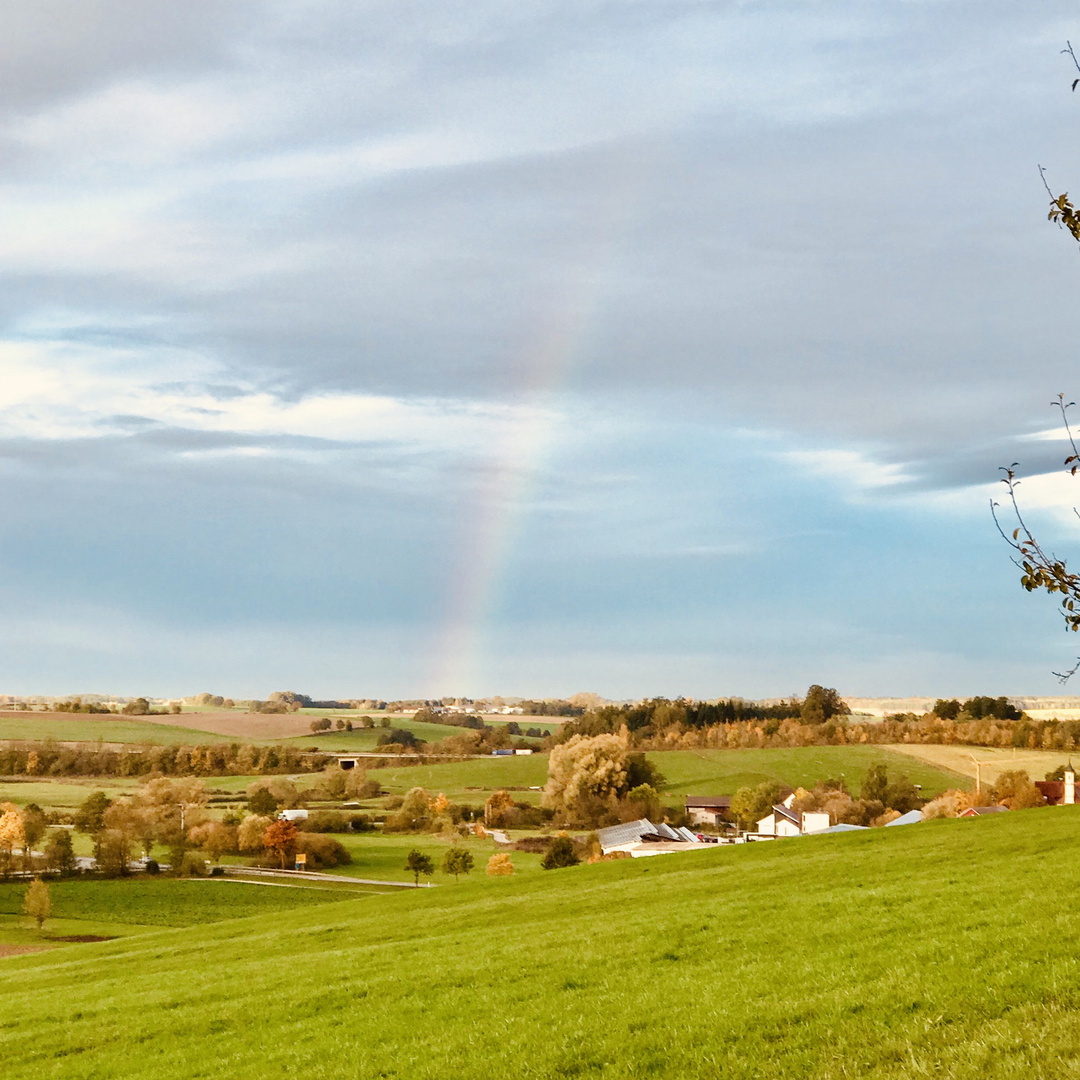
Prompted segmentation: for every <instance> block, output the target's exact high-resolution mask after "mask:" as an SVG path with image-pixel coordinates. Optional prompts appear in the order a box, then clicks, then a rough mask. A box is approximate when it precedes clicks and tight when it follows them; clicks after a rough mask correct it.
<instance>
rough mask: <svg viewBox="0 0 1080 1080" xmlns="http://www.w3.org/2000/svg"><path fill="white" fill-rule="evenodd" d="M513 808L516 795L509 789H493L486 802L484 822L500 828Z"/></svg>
mask: <svg viewBox="0 0 1080 1080" xmlns="http://www.w3.org/2000/svg"><path fill="white" fill-rule="evenodd" d="M513 809H514V797H513V795H511V794H510V792H509V791H502V790H499V791H493V792H492V793H491V794H490V795H489V796H488V797H487V801H486V802H485V803H484V824H485V825H491V826H494V827H495V828H498V827H499V826H500V825H502V824H503V822H504V819H505V816H506V814H507V813H509V811H511V810H513Z"/></svg>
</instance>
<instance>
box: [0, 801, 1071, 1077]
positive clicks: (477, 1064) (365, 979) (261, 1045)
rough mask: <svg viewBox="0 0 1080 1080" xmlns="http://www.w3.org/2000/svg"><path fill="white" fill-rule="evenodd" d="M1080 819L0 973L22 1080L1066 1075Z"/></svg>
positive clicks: (484, 899) (830, 849)
mask: <svg viewBox="0 0 1080 1080" xmlns="http://www.w3.org/2000/svg"><path fill="white" fill-rule="evenodd" d="M1078 832H1080V807H1078V808H1076V809H1075V810H1074V809H1071V808H1070V809H1055V810H1032V811H1025V812H1020V813H1015V814H1003V815H1001V816H1000V817H997V818H986V819H982V820H978V819H977V820H968V821H940V822H931V823H927V824H923V825H916V826H909V827H907V828H901V829H888V830H875V831H873V832H867V833H856V834H847V835H840V836H827V837H817V838H808V839H801V840H791V841H780V842H776V843H772V844H755V845H749V846H746V847H742V848H735V849H726V850H719V851H715V852H706V853H701V854H693V855H683V856H670V857H663V858H658V859H647V860H635V861H624V862H616V863H607V864H600V865H596V866H591V867H584V866H583V867H576V868H573V869H569V870H560V871H554V872H551V873H548V874H542V875H535V876H532V875H530V876H529V877H528V878H519V879H510V880H502V881H487V880H484V881H472V882H468V883H463V884H461V885H458V886H454V885H447V886H444V887H442V888H439V889H431V890H422V891H420V892H412V891H409V892H407V893H405V894H403V895H397V896H377V897H371V898H367V899H364V900H363V901H359V902H357V901H348V902H344V903H339V904H327V905H325V906H321V907H318V908H306V909H304V910H302V911H299V912H279V913H275V914H274V915H273V916H272V917H267V916H263V917H259V918H254V919H247V920H236V921H232V922H226V923H218V924H215V925H211V926H203V927H197V928H191V929H186V930H168V931H162V932H157V933H150V934H145V935H140V936H139V937H137V938H130V939H127V940H125V941H118V942H108V943H102V944H94V945H85V946H80V947H79V948H78V949H65V950H62V951H56V952H53V953H41V954H35V955H28V956H17V957H12V958H9V959H7V960H4V961H3V963H2V964H0V1060H3V1061H4V1062H5V1068H4V1075H5V1078H7V1080H28V1078H31V1077H33V1078H35V1080H38V1078H43V1077H54V1078H86V1080H89V1078H91V1077H106V1076H107V1077H110V1078H147V1080H149V1078H155V1080H156V1078H158V1077H161V1076H168V1077H170V1078H188V1077H192V1078H193V1077H196V1076H228V1077H230V1078H233V1080H247V1078H251V1080H255V1078H258V1080H264V1078H265V1077H267V1076H282V1077H292V1076H295V1077H301V1076H302V1077H304V1078H305V1080H330V1078H335V1080H336V1078H338V1077H342V1076H350V1077H352V1076H356V1077H377V1076H383V1077H399V1078H432V1080H434V1078H439V1080H444V1078H445V1077H448V1076H453V1077H458V1078H462V1080H472V1078H477V1080H479V1078H484V1080H487V1078H489V1077H491V1076H507V1077H515V1078H516V1077H522V1078H534V1077H570V1076H574V1077H582V1076H593V1077H626V1076H650V1077H661V1078H672V1080H675V1078H678V1080H684V1078H686V1077H705V1076H710V1077H712V1076H717V1077H719V1076H722V1077H726V1078H732V1080H743V1078H746V1080H749V1078H751V1077H755V1078H756V1077H762V1076H768V1077H770V1078H776V1080H787V1078H800V1080H801V1078H805V1077H815V1078H840V1077H860V1078H873V1080H879V1078H880V1080H884V1078H888V1080H900V1078H910V1077H944V1078H957V1080H959V1078H965V1080H966V1078H972V1080H974V1078H976V1077H980V1078H982V1077H1003V1078H1004V1077H1008V1078H1010V1080H1012V1078H1014V1077H1016V1076H1019V1075H1027V1076H1032V1077H1051V1076H1075V1075H1077V1064H1076V1063H1077V1059H1078V1056H1080V1023H1078V1021H1080V955H1078V949H1077V941H1076V938H1077V933H1076V929H1075V925H1074V922H1075V920H1074V916H1073V911H1072V908H1073V899H1072V898H1073V897H1075V896H1076V895H1077V892H1078V888H1080V863H1078V861H1077V860H1076V858H1075V847H1076V837H1077V833H1078Z"/></svg>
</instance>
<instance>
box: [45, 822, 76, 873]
mask: <svg viewBox="0 0 1080 1080" xmlns="http://www.w3.org/2000/svg"><path fill="white" fill-rule="evenodd" d="M45 863H46V865H47V866H48V867H49V869H50V870H55V871H56V872H57V873H58V874H59V875H60V876H61V877H70V876H71V875H72V874H73V873H74V872H75V849H74V846H73V845H72V843H71V833H70V832H69V831H68V830H67V829H57V830H56V831H55V832H54V833H53V834H52V835H51V836H50V837H49V842H48V844H46V845H45Z"/></svg>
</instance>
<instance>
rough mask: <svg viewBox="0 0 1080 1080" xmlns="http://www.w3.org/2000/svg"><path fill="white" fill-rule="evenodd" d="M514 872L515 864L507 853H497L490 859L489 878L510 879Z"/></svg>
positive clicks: (488, 865)
mask: <svg viewBox="0 0 1080 1080" xmlns="http://www.w3.org/2000/svg"><path fill="white" fill-rule="evenodd" d="M513 872H514V864H513V863H512V862H511V861H510V856H509V855H507V854H506V852H505V851H497V852H496V853H495V854H494V855H492V856H491V858H490V859H488V864H487V875H488V877H509V876H510V875H511V874H512V873H513Z"/></svg>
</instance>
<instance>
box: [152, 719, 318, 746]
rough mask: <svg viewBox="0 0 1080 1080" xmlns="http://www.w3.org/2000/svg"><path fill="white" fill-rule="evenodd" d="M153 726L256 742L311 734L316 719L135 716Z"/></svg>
mask: <svg viewBox="0 0 1080 1080" xmlns="http://www.w3.org/2000/svg"><path fill="white" fill-rule="evenodd" d="M133 719H135V720H145V721H146V722H147V723H150V724H166V725H179V726H182V727H187V728H195V729H196V730H197V731H208V732H210V733H211V734H213V735H233V736H235V737H236V738H238V739H251V740H253V741H255V742H258V741H260V740H264V739H291V738H292V737H293V736H295V735H310V734H311V721H312V719H313V717H311V716H304V715H302V714H301V713H242V712H228V711H223V712H189V713H181V714H180V715H179V716H136V717H134V718H133Z"/></svg>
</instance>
